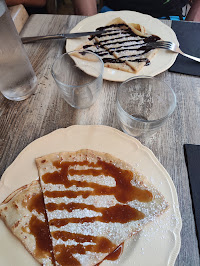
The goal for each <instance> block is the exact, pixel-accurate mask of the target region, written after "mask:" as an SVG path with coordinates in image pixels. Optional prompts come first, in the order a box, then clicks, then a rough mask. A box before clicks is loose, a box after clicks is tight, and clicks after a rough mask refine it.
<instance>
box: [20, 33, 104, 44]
mask: <svg viewBox="0 0 200 266" xmlns="http://www.w3.org/2000/svg"><path fill="white" fill-rule="evenodd" d="M104 32H105V30H99V31H88V32H77V33H66V34H56V35H45V36H34V37H22V38H21V40H22V43H31V42H37V41H42V40H54V39H55V40H56V39H73V38H79V37H83V36H87V35H98V34H102V33H104Z"/></svg>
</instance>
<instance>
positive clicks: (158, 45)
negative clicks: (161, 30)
mask: <svg viewBox="0 0 200 266" xmlns="http://www.w3.org/2000/svg"><path fill="white" fill-rule="evenodd" d="M146 46H150V47H153V48H162V49H167V50H170V51H172V52H174V53H179V54H182V55H184V56H186V57H188V58H190V59H193V60H195V61H197V62H200V58H197V57H195V56H191V55H188V54H185V53H183V52H182V51H181V49H180V48H179V47H178V45H176V44H175V43H173V42H167V41H158V42H152V43H147V44H146Z"/></svg>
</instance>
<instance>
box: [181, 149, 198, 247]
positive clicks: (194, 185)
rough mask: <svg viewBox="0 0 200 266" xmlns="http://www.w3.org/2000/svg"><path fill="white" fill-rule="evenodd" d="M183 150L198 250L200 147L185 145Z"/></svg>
mask: <svg viewBox="0 0 200 266" xmlns="http://www.w3.org/2000/svg"><path fill="white" fill-rule="evenodd" d="M184 150H185V160H186V165H187V170H188V176H189V182H190V191H191V195H192V203H193V210H194V217H195V223H196V231H197V238H198V244H199V249H200V145H192V144H185V145H184Z"/></svg>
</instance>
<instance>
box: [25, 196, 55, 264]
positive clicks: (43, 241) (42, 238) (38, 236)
mask: <svg viewBox="0 0 200 266" xmlns="http://www.w3.org/2000/svg"><path fill="white" fill-rule="evenodd" d="M28 210H29V211H30V212H32V211H33V210H35V211H37V212H38V213H39V214H43V215H44V217H45V221H42V220H40V219H38V217H37V216H35V215H32V217H31V219H30V222H29V229H30V233H31V234H32V235H33V236H34V237H35V241H36V248H35V251H34V252H35V254H36V256H37V257H43V256H46V257H50V258H51V260H52V263H53V265H55V259H54V256H53V247H52V242H51V237H50V231H49V225H48V222H47V215H46V211H45V205H44V199H43V196H42V193H39V194H35V195H33V196H32V197H31V199H30V200H29V202H28Z"/></svg>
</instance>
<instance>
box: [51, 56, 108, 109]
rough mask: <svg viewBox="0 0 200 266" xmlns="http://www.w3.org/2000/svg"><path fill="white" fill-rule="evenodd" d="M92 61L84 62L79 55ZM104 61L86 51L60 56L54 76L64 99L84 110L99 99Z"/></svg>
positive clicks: (55, 66) (53, 68) (53, 69)
mask: <svg viewBox="0 0 200 266" xmlns="http://www.w3.org/2000/svg"><path fill="white" fill-rule="evenodd" d="M79 53H80V55H84V57H87V58H89V59H90V61H88V60H84V59H82V58H79V57H78V55H79ZM103 69H104V65H103V61H102V59H101V58H100V57H99V56H98V55H96V54H94V53H92V52H86V51H76V52H74V51H72V52H69V53H65V54H63V55H61V56H59V57H58V58H57V59H56V61H55V62H54V64H53V66H52V70H51V73H52V76H53V78H54V80H55V82H56V84H57V86H58V88H59V90H60V92H61V95H62V97H63V98H64V99H65V100H66V102H67V103H68V104H70V105H71V106H72V107H75V108H78V109H84V108H87V107H90V106H91V105H92V104H93V103H94V102H95V101H96V99H97V97H98V95H99V93H100V91H101V88H102V82H103V78H102V75H103Z"/></svg>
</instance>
